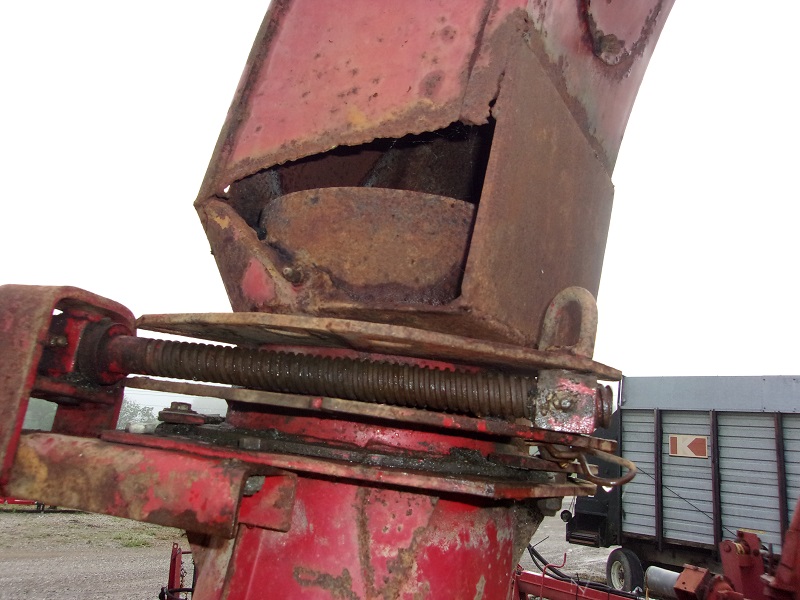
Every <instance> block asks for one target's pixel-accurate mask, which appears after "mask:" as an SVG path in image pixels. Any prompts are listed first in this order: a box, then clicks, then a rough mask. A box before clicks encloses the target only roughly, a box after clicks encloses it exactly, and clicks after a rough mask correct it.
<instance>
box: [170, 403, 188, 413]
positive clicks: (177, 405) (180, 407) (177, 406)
mask: <svg viewBox="0 0 800 600" xmlns="http://www.w3.org/2000/svg"><path fill="white" fill-rule="evenodd" d="M169 409H170V410H180V411H184V412H189V411H190V410H192V405H191V404H189V403H188V402H173V403H172V404H170V405H169Z"/></svg>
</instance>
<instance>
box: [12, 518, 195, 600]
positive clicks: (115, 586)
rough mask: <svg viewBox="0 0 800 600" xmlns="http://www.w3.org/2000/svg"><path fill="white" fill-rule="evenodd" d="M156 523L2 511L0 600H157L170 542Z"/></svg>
mask: <svg viewBox="0 0 800 600" xmlns="http://www.w3.org/2000/svg"><path fill="white" fill-rule="evenodd" d="M181 537H182V533H181V532H180V531H178V530H177V529H168V528H165V527H158V526H156V525H148V524H145V523H137V522H135V521H129V520H126V519H117V518H115V517H108V516H105V515H93V514H86V513H77V512H71V511H56V512H45V513H37V512H34V510H33V509H32V508H29V507H17V508H16V509H11V508H5V507H4V509H3V510H0V600H6V599H8V600H11V599H12V598H13V599H19V598H36V599H37V600H39V599H44V600H50V599H53V600H55V599H58V600H66V599H71V598H75V599H78V598H81V599H84V598H109V599H120V600H139V599H142V600H145V599H146V600H153V599H155V598H156V597H157V595H158V592H159V590H160V589H161V586H162V585H164V584H165V583H166V579H167V572H168V570H169V555H170V550H171V548H172V543H173V541H177V540H180V539H181Z"/></svg>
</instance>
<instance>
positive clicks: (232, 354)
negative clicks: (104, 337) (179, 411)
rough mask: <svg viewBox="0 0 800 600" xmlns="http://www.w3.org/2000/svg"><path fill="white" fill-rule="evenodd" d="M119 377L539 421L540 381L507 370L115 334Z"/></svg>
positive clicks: (111, 356) (110, 365)
mask: <svg viewBox="0 0 800 600" xmlns="http://www.w3.org/2000/svg"><path fill="white" fill-rule="evenodd" d="M102 360H105V361H107V364H106V365H103V367H104V369H103V370H106V368H107V369H108V370H109V371H111V372H117V373H124V374H126V375H127V374H129V373H140V374H144V375H156V376H161V377H172V378H175V379H188V380H200V381H209V382H215V383H227V384H231V385H237V386H244V387H247V388H255V389H263V390H268V391H272V392H284V393H291V394H306V395H312V396H329V397H335V398H347V399H350V400H357V401H360V402H370V403H378V404H392V405H400V406H409V407H415V408H426V409H429V410H446V411H455V412H460V413H470V414H473V415H476V416H490V415H491V416H497V417H509V418H511V417H525V418H528V419H532V418H533V416H534V412H533V411H534V410H535V409H534V401H535V400H534V399H535V394H536V392H535V390H536V380H535V379H534V378H532V377H523V376H517V375H506V374H504V373H500V372H491V371H478V372H475V373H471V372H466V371H456V370H446V369H439V368H428V367H421V366H417V365H412V364H399V363H393V362H388V361H377V360H357V359H351V358H331V357H327V356H318V355H314V354H297V353H292V352H280V351H274V350H253V349H249V348H230V347H228V346H214V345H210V344H195V343H188V342H172V341H166V340H155V339H147V338H138V337H133V336H123V335H120V336H117V337H112V338H110V339H109V340H108V342H107V343H106V345H105V347H104V349H103V358H102Z"/></svg>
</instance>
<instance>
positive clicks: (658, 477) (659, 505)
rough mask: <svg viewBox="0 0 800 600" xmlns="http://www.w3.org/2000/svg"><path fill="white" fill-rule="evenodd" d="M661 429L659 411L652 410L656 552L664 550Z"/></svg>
mask: <svg viewBox="0 0 800 600" xmlns="http://www.w3.org/2000/svg"><path fill="white" fill-rule="evenodd" d="M663 437H664V435H663V427H662V425H661V410H660V409H658V408H656V409H653V471H654V473H653V476H654V479H655V489H654V496H655V513H656V514H655V518H656V544H657V546H658V551H659V552H662V551H663V550H664V494H663V481H662V480H663V477H662V473H661V457H662V455H663V451H662V447H661V446H662V438H663Z"/></svg>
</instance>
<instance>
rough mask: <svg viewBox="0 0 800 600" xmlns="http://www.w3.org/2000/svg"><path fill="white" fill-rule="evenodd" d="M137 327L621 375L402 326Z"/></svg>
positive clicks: (229, 323)
mask: <svg viewBox="0 0 800 600" xmlns="http://www.w3.org/2000/svg"><path fill="white" fill-rule="evenodd" d="M137 327H139V328H140V329H147V330H150V331H160V332H162V333H172V334H175V335H185V336H189V337H195V338H200V339H205V340H213V341H217V342H224V343H229V344H237V345H244V346H252V345H267V346H289V347H302V346H311V347H316V348H320V347H322V348H342V349H348V350H356V351H359V352H367V353H370V354H372V353H374V354H384V355H388V356H398V355H399V356H412V357H416V358H424V359H429V360H440V361H447V362H456V363H461V364H464V365H471V366H478V367H494V368H499V369H505V370H512V371H518V372H522V373H535V372H536V371H538V370H539V369H544V368H554V369H567V370H570V371H579V372H584V373H595V374H597V375H598V377H599V378H600V379H604V380H607V381H617V380H619V379H621V378H622V373H620V371H618V370H617V369H613V368H611V367H608V366H606V365H603V364H601V363H598V362H595V361H593V360H591V359H589V358H587V357H585V356H578V355H575V354H574V353H572V352H569V351H553V352H549V351H544V350H536V349H534V348H525V347H521V346H516V345H512V344H503V343H499V342H491V341H486V340H482V339H476V338H474V337H464V336H461V335H453V334H447V333H439V332H437V331H431V330H424V329H419V328H413V327H405V326H402V325H390V324H385V323H370V322H367V321H356V320H350V319H336V318H326V317H310V316H304V315H279V314H269V313H247V312H240V313H205V314H203V313H201V314H174V315H144V316H142V317H140V318H139V319H138V321H137Z"/></svg>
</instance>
